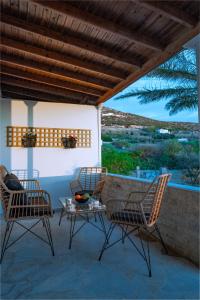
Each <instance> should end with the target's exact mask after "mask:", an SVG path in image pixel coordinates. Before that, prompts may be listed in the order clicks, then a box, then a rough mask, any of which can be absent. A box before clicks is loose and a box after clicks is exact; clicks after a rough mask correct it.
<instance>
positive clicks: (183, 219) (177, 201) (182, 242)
mask: <svg viewBox="0 0 200 300" xmlns="http://www.w3.org/2000/svg"><path fill="white" fill-rule="evenodd" d="M148 184H149V183H148V182H147V181H144V180H143V181H141V180H139V179H138V180H137V179H133V178H130V177H125V176H117V175H109V176H108V177H107V179H106V184H105V188H104V191H103V196H102V198H103V201H104V202H105V203H106V201H107V200H108V199H109V198H114V199H115V198H119V199H126V198H127V196H128V194H129V193H130V191H134V190H142V191H145V190H146V189H147V186H148ZM158 224H159V227H160V230H161V232H162V235H163V237H164V240H165V242H166V244H167V245H169V246H170V248H172V249H174V250H175V251H176V252H177V253H179V254H180V255H181V256H184V257H186V258H188V259H189V260H191V261H193V262H194V263H195V264H197V265H198V264H199V192H198V191H197V189H196V190H195V189H192V188H190V189H189V188H188V189H187V187H185V188H184V187H182V188H180V187H178V185H177V187H175V186H173V185H172V184H169V186H168V188H167V191H166V194H165V198H164V201H163V204H162V207H161V212H160V216H159V221H158Z"/></svg>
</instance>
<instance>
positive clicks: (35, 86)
mask: <svg viewBox="0 0 200 300" xmlns="http://www.w3.org/2000/svg"><path fill="white" fill-rule="evenodd" d="M1 82H2V83H4V84H8V83H9V85H12V86H17V87H22V88H29V89H32V90H36V91H37V92H38V93H40V92H45V93H49V94H53V95H56V96H60V97H71V98H72V100H73V99H74V100H80V101H81V100H83V101H87V100H91V101H97V97H94V96H89V95H83V94H81V93H77V92H71V91H66V90H64V89H62V88H57V87H53V86H50V85H46V84H41V83H37V82H33V81H29V80H25V79H20V78H15V77H13V76H10V75H9V76H8V75H2V76H1Z"/></svg>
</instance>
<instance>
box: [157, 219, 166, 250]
mask: <svg viewBox="0 0 200 300" xmlns="http://www.w3.org/2000/svg"><path fill="white" fill-rule="evenodd" d="M155 230H156V232H157V234H158V236H159V239H160V242H161V244H162V246H163V248H164V249H165V253H166V254H168V253H169V252H168V249H167V247H166V245H165V243H164V240H163V238H162V235H161V233H160V230H159V228H158V226H157V225H156V224H155Z"/></svg>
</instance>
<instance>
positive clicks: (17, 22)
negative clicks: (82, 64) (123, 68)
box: [1, 13, 144, 67]
mask: <svg viewBox="0 0 200 300" xmlns="http://www.w3.org/2000/svg"><path fill="white" fill-rule="evenodd" d="M1 22H3V23H4V24H8V25H12V26H15V27H17V28H20V29H23V30H25V31H27V32H31V33H35V34H39V35H41V36H43V37H45V38H50V39H53V40H55V41H58V42H62V43H64V44H65V45H67V46H73V47H76V48H78V49H79V50H80V49H81V50H86V51H90V52H92V53H93V54H97V55H100V56H101V57H102V56H103V57H106V58H109V59H111V60H112V61H113V60H116V61H119V62H121V63H127V64H130V65H131V66H135V67H141V66H142V64H143V63H144V58H143V57H142V56H139V55H138V54H137V56H139V57H135V56H134V54H133V55H132V56H131V57H129V56H128V55H124V54H118V53H116V52H113V51H112V50H111V49H107V48H104V47H101V46H98V45H96V44H94V43H93V44H92V43H91V42H87V41H85V40H84V39H83V38H82V39H81V38H76V37H73V36H71V35H69V34H63V33H61V32H58V31H54V30H53V29H52V28H51V29H49V28H48V27H44V26H41V25H39V23H33V22H28V21H27V20H26V22H25V21H24V19H19V18H16V17H15V16H11V15H7V14H5V13H3V14H2V15H1Z"/></svg>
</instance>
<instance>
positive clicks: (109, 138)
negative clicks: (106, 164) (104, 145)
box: [101, 134, 112, 142]
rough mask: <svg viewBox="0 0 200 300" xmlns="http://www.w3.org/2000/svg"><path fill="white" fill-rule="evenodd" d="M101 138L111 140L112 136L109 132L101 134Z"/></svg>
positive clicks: (105, 140) (104, 140)
mask: <svg viewBox="0 0 200 300" xmlns="http://www.w3.org/2000/svg"><path fill="white" fill-rule="evenodd" d="M101 139H102V141H103V142H112V137H111V136H110V135H109V134H102V135H101Z"/></svg>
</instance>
